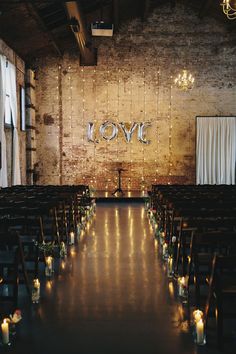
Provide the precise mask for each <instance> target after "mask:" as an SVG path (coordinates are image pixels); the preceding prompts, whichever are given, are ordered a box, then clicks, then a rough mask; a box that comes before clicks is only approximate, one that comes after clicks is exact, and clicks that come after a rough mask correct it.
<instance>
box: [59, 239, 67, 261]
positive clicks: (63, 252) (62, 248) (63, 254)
mask: <svg viewBox="0 0 236 354" xmlns="http://www.w3.org/2000/svg"><path fill="white" fill-rule="evenodd" d="M66 256H67V249H66V245H65V242H63V241H62V242H61V245H60V257H61V258H66Z"/></svg>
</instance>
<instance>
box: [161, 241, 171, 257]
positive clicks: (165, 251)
mask: <svg viewBox="0 0 236 354" xmlns="http://www.w3.org/2000/svg"><path fill="white" fill-rule="evenodd" d="M168 257H169V254H168V245H167V243H166V242H165V243H163V245H162V258H163V259H168Z"/></svg>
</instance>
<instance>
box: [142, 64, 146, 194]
mask: <svg viewBox="0 0 236 354" xmlns="http://www.w3.org/2000/svg"><path fill="white" fill-rule="evenodd" d="M143 93H144V95H143V109H144V121H146V94H147V92H146V76H145V68H144V69H143ZM142 153H143V164H142V165H143V166H142V189H144V171H145V169H144V162H145V159H144V148H143V147H142Z"/></svg>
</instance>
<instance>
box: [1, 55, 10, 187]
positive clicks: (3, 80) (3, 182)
mask: <svg viewBox="0 0 236 354" xmlns="http://www.w3.org/2000/svg"><path fill="white" fill-rule="evenodd" d="M5 100H6V57H5V56H3V55H0V141H1V161H2V166H1V169H0V186H1V187H7V185H8V183H7V154H6V136H5V130H4V113H5Z"/></svg>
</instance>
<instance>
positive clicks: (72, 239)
mask: <svg viewBox="0 0 236 354" xmlns="http://www.w3.org/2000/svg"><path fill="white" fill-rule="evenodd" d="M74 243H75V234H74V232H73V231H71V233H70V245H74Z"/></svg>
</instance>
